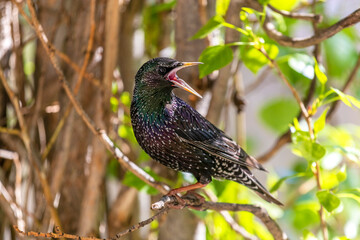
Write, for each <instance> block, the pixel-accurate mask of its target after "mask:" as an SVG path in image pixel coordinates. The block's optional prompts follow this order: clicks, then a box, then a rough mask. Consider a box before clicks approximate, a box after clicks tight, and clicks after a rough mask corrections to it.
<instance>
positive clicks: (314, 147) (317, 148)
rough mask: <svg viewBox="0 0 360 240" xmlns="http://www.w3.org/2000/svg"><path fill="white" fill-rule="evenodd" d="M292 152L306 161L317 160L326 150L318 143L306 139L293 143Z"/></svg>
mask: <svg viewBox="0 0 360 240" xmlns="http://www.w3.org/2000/svg"><path fill="white" fill-rule="evenodd" d="M292 152H293V153H294V154H296V155H298V156H300V157H303V158H305V159H306V160H308V161H317V160H319V159H321V158H322V157H323V156H324V155H325V153H326V150H325V148H324V147H323V146H321V145H320V144H319V143H316V142H312V141H311V140H310V139H308V140H302V141H298V142H297V143H294V144H293V146H292Z"/></svg>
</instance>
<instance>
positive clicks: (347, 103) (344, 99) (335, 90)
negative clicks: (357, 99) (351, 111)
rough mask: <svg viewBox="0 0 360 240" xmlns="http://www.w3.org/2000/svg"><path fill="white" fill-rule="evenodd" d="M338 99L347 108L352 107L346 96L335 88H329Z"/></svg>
mask: <svg viewBox="0 0 360 240" xmlns="http://www.w3.org/2000/svg"><path fill="white" fill-rule="evenodd" d="M331 89H332V90H333V91H334V92H335V93H336V94H337V95H338V96H339V98H340V100H341V101H342V102H343V103H345V104H346V105H347V106H349V107H352V105H351V103H350V100H349V99H348V97H347V95H346V94H345V93H343V92H342V91H340V90H339V89H336V88H333V87H332V88H331Z"/></svg>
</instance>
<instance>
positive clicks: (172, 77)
mask: <svg viewBox="0 0 360 240" xmlns="http://www.w3.org/2000/svg"><path fill="white" fill-rule="evenodd" d="M199 64H202V62H183V64H182V65H181V66H179V67H176V68H174V69H173V70H171V71H170V72H169V73H168V75H167V77H168V79H169V81H170V82H172V83H173V84H174V85H173V86H176V87H179V88H182V89H184V90H185V91H188V92H189V93H192V94H194V95H196V96H198V97H199V98H202V96H201V95H200V94H199V93H197V92H196V91H195V90H194V89H193V88H192V87H190V86H189V84H187V83H186V82H185V81H184V80H182V79H181V78H179V77H178V76H177V75H176V72H177V71H179V70H180V69H182V68H186V67H190V66H195V65H199Z"/></svg>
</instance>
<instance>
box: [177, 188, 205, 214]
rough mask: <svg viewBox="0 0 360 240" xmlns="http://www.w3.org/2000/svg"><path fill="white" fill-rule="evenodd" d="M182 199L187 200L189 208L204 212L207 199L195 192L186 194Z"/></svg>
mask: <svg viewBox="0 0 360 240" xmlns="http://www.w3.org/2000/svg"><path fill="white" fill-rule="evenodd" d="M182 199H183V200H185V202H186V203H187V206H188V207H189V208H191V209H194V210H198V211H201V210H202V204H203V203H204V202H205V198H204V197H203V196H201V195H200V194H198V193H196V192H195V191H193V190H191V191H188V192H186V194H185V195H184V196H183V197H182Z"/></svg>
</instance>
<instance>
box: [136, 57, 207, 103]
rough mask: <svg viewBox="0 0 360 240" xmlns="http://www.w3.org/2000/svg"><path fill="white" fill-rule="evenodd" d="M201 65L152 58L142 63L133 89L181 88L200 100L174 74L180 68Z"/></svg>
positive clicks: (191, 89) (197, 94)
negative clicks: (141, 87)
mask: <svg viewBox="0 0 360 240" xmlns="http://www.w3.org/2000/svg"><path fill="white" fill-rule="evenodd" d="M198 64H201V63H200V62H179V61H176V60H174V59H171V58H163V57H159V58H154V59H151V60H149V61H147V62H146V63H144V64H143V65H142V66H141V68H140V69H139V71H138V72H137V73H136V77H135V87H137V86H140V85H141V86H145V87H148V88H152V89H154V90H160V89H166V88H167V89H172V88H176V87H177V88H182V89H184V90H185V91H188V92H190V93H192V94H194V95H196V96H198V97H200V98H201V95H200V94H199V93H197V92H196V91H195V90H194V89H193V88H192V87H190V86H189V85H188V84H187V83H186V82H185V81H184V80H183V79H181V78H179V77H178V75H177V74H176V73H177V71H179V70H180V69H182V68H185V67H190V66H194V65H198Z"/></svg>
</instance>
